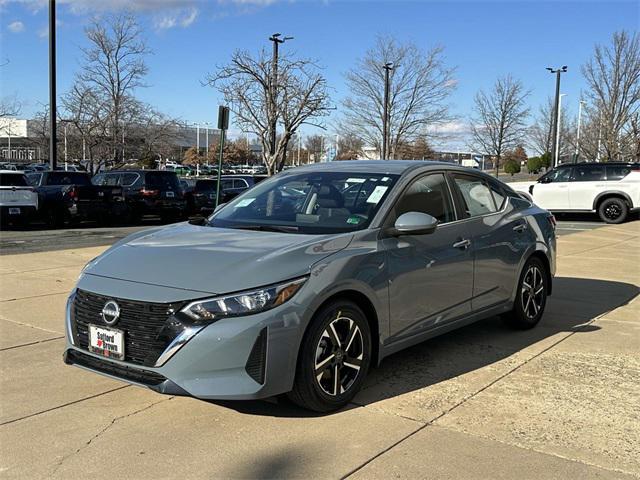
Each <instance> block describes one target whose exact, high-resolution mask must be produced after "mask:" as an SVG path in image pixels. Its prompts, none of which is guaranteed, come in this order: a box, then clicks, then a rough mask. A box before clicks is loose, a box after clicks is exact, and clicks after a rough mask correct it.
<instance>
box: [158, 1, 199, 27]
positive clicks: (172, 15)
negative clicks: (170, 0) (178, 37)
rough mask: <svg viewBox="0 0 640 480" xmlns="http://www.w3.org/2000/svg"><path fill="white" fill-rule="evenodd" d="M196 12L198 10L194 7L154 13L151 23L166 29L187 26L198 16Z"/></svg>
mask: <svg viewBox="0 0 640 480" xmlns="http://www.w3.org/2000/svg"><path fill="white" fill-rule="evenodd" d="M198 13H199V10H198V9H197V8H195V7H191V8H188V9H176V10H173V11H169V12H167V13H164V14H162V15H156V16H155V17H154V20H153V25H154V27H155V28H157V29H159V30H167V29H170V28H174V27H182V28H187V27H189V26H190V25H191V24H192V23H193V22H195V20H196V18H198Z"/></svg>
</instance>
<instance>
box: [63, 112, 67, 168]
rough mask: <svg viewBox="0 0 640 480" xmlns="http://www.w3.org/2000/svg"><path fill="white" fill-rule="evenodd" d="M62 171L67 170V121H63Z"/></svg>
mask: <svg viewBox="0 0 640 480" xmlns="http://www.w3.org/2000/svg"><path fill="white" fill-rule="evenodd" d="M64 171H65V172H66V171H67V122H64Z"/></svg>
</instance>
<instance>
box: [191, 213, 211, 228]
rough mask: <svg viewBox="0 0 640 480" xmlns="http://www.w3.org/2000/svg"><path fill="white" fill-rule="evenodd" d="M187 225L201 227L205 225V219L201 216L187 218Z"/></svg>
mask: <svg viewBox="0 0 640 480" xmlns="http://www.w3.org/2000/svg"><path fill="white" fill-rule="evenodd" d="M189 223H190V224H191V225H198V226H200V227H201V226H203V225H204V224H206V223H207V219H206V218H205V217H203V216H202V215H195V216H193V217H189Z"/></svg>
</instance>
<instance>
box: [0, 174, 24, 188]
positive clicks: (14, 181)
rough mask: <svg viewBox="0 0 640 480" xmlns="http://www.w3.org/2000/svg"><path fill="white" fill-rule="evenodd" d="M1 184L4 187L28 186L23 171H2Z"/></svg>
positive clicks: (0, 175)
mask: <svg viewBox="0 0 640 480" xmlns="http://www.w3.org/2000/svg"><path fill="white" fill-rule="evenodd" d="M0 186H2V187H26V186H27V179H26V177H25V176H24V175H23V174H21V173H0Z"/></svg>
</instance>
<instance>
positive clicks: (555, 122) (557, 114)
mask: <svg viewBox="0 0 640 480" xmlns="http://www.w3.org/2000/svg"><path fill="white" fill-rule="evenodd" d="M547 70H549V72H551V73H555V74H556V99H555V106H554V109H553V111H554V117H553V151H554V152H555V155H554V158H553V161H552V162H551V164H552V165H553V166H554V167H555V166H556V165H557V164H558V157H557V155H558V143H559V139H558V119H559V117H560V112H559V110H560V74H562V73H566V71H567V66H566V65H563V66H562V67H561V68H556V69H553V68H551V67H547Z"/></svg>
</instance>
